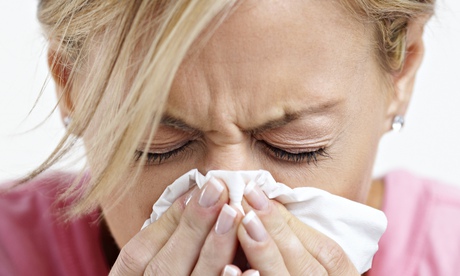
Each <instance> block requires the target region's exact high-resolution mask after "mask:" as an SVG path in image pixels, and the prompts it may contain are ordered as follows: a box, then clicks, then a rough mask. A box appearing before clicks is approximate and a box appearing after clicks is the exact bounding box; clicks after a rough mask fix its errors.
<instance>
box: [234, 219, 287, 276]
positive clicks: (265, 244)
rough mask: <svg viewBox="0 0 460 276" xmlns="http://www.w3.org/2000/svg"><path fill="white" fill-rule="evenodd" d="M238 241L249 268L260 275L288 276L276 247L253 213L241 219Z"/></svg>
mask: <svg viewBox="0 0 460 276" xmlns="http://www.w3.org/2000/svg"><path fill="white" fill-rule="evenodd" d="M238 240H239V241H240V244H241V247H242V248H243V251H244V253H245V255H246V258H247V260H248V262H249V264H250V265H251V267H252V268H254V269H257V270H258V271H260V273H261V274H262V275H268V276H270V275H290V274H289V271H288V270H287V268H286V266H285V263H284V260H283V257H282V256H281V253H280V251H279V250H278V247H277V246H276V244H275V242H274V241H273V240H272V238H271V237H270V236H269V234H268V233H267V231H266V230H265V228H264V226H263V224H262V222H261V221H260V220H259V218H258V217H257V215H256V213H254V211H250V212H249V213H247V214H246V216H245V217H244V218H243V220H242V223H241V224H240V226H239V228H238Z"/></svg>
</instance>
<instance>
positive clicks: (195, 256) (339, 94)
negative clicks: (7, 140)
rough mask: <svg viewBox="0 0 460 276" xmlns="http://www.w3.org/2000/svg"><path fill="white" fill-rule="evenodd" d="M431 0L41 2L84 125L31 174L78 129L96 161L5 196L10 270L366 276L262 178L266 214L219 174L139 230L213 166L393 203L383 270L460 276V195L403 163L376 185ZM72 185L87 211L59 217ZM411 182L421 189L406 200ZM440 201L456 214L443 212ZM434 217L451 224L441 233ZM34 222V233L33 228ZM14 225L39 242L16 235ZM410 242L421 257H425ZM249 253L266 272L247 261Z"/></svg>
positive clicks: (60, 87)
mask: <svg viewBox="0 0 460 276" xmlns="http://www.w3.org/2000/svg"><path fill="white" fill-rule="evenodd" d="M433 5H434V3H433V1H422V0H419V1H417V0H412V1H409V0H404V1H403V0H392V1H373V0H342V1H335V0H327V1H313V0H311V1H307V0H305V1H270V2H268V1H253V0H245V1H231V0H228V1H224V0H222V1H214V0H195V1H193V0H189V1H186V0H177V1H166V0H164V1H87V0H77V1H72V2H71V3H69V1H57V0H54V1H53V0H42V1H40V6H39V19H40V21H41V23H42V24H43V27H44V30H45V32H46V34H47V35H48V37H49V52H48V56H49V64H50V71H51V74H52V76H53V78H54V81H55V83H56V90H57V93H58V97H59V99H60V101H59V104H60V111H61V114H62V117H63V120H64V122H65V123H66V125H67V130H68V131H67V135H66V137H64V139H63V140H62V143H61V144H60V145H59V147H58V149H57V150H56V151H55V152H54V153H53V154H52V156H50V158H49V159H48V160H47V161H46V162H45V163H44V164H43V165H42V166H41V167H40V168H39V169H37V171H36V172H34V173H33V174H32V175H31V176H30V178H32V177H35V176H36V175H38V174H39V173H41V172H42V171H44V170H45V169H46V168H48V167H49V166H51V165H52V164H54V163H55V162H57V161H58V160H59V159H60V158H61V157H62V156H63V155H64V154H65V153H66V151H67V150H68V149H69V148H70V147H71V145H72V144H73V143H74V142H75V140H76V139H79V138H81V139H83V141H84V144H85V148H86V150H87V157H88V170H87V172H86V173H85V174H82V175H81V176H80V177H76V178H75V177H72V176H68V175H59V174H53V175H48V176H43V177H41V178H38V180H31V182H32V183H28V184H27V185H25V186H23V187H20V188H18V189H17V190H13V191H12V192H10V193H8V194H6V195H4V196H3V199H2V208H0V209H2V210H3V211H2V212H3V213H4V214H2V216H4V217H6V219H5V221H7V223H6V224H5V226H2V229H1V231H2V240H3V239H4V240H3V244H6V246H5V248H6V249H4V250H3V251H1V252H2V254H3V255H4V256H5V257H6V258H5V260H8V261H5V265H4V266H3V268H2V269H4V270H5V273H17V274H20V273H26V272H29V273H30V272H31V270H27V269H29V268H26V267H24V265H23V263H24V262H25V261H27V262H28V263H29V265H30V264H31V263H30V262H32V261H29V260H30V259H31V260H33V265H30V267H32V268H33V269H34V270H33V271H34V272H35V273H37V271H38V272H39V273H43V274H51V273H56V274H72V273H75V274H84V275H92V274H94V275H97V274H104V273H107V272H108V270H109V269H110V273H111V274H112V275H139V274H144V273H145V274H165V275H187V274H198V275H200V274H209V275H219V274H223V275H241V274H243V275H257V274H258V273H260V274H261V275H283V274H291V275H310V274H311V275H316V274H328V275H356V274H358V272H357V271H356V269H355V267H354V266H353V265H352V264H351V262H350V260H349V259H348V257H347V256H346V255H345V254H344V252H343V250H342V249H341V248H340V246H338V245H337V244H336V243H335V242H333V241H332V240H331V239H329V238H328V237H327V236H325V235H323V234H322V233H318V232H316V231H315V230H313V229H312V228H310V227H309V226H307V225H305V224H302V223H299V222H298V221H297V220H295V219H294V218H293V216H292V214H290V213H289V212H287V211H286V210H285V209H284V208H283V206H281V205H280V204H278V203H277V202H275V201H273V200H268V199H267V197H266V196H265V195H264V194H263V193H262V192H261V191H260V189H258V188H257V187H255V188H254V189H253V190H251V191H249V192H248V193H246V195H245V200H244V202H243V206H244V208H245V211H246V212H247V211H249V210H253V211H254V212H252V213H251V214H256V215H255V216H251V217H247V216H246V217H244V216H243V214H242V213H240V212H237V211H236V212H235V209H234V208H232V207H230V206H228V205H226V203H227V202H228V191H227V188H226V186H225V185H224V184H227V185H231V183H221V182H219V181H217V182H216V181H210V182H209V183H207V184H206V185H205V187H204V188H203V189H202V190H198V189H195V190H192V191H189V192H188V193H186V194H184V195H183V196H182V197H181V198H180V199H178V200H177V201H176V202H175V203H174V204H173V206H172V207H171V208H169V209H168V211H167V212H166V213H165V215H163V216H162V217H161V218H160V219H159V220H158V221H157V222H155V223H153V224H151V225H150V226H148V227H147V228H145V229H144V230H142V231H140V232H139V229H140V226H141V225H142V223H143V221H144V220H145V218H146V217H148V216H149V213H150V208H151V206H152V205H153V203H154V202H155V201H156V200H157V199H158V198H159V196H160V194H161V193H162V192H163V191H164V190H165V188H166V187H167V186H168V185H169V184H170V183H172V182H173V181H174V180H175V179H176V178H178V177H179V176H181V175H182V174H184V173H185V172H187V171H189V170H191V169H193V168H197V169H198V170H199V171H200V172H202V173H203V174H204V173H206V172H208V171H210V170H216V169H219V170H232V171H233V170H256V169H264V170H267V171H269V172H270V173H271V174H272V175H273V177H274V178H275V179H276V180H277V181H279V182H283V183H286V184H287V185H289V186H290V187H301V186H311V187H316V188H320V189H323V190H326V191H328V192H330V193H332V194H336V195H339V196H341V197H345V198H348V199H351V200H354V201H357V202H361V203H366V204H368V205H370V206H373V207H375V208H383V209H384V211H385V212H386V213H387V216H388V218H389V229H388V232H387V234H386V236H384V237H383V239H382V243H381V251H379V252H378V253H377V255H376V257H375V260H374V268H373V269H371V270H370V272H369V274H370V275H397V274H405V275H419V274H429V273H431V275H453V273H454V272H455V271H457V270H456V269H457V268H458V264H457V262H456V261H455V260H456V258H457V257H458V256H459V252H460V248H459V241H458V237H457V236H458V235H457V234H455V233H458V230H459V229H460V226H459V224H458V223H456V222H454V219H453V218H455V217H457V216H458V215H459V214H460V201H459V199H458V198H459V197H458V195H459V193H458V191H454V190H452V191H451V190H448V189H447V188H446V187H443V186H442V185H440V186H436V187H434V186H433V184H432V183H431V182H428V181H422V180H419V179H417V178H415V177H412V176H410V175H407V174H404V173H400V174H395V175H391V176H388V177H387V178H386V180H385V181H383V180H376V181H372V179H371V172H372V166H373V161H374V158H375V154H376V150H377V146H378V143H379V140H380V138H381V137H382V135H384V134H385V133H386V132H387V131H389V130H391V129H392V128H399V127H401V126H402V124H403V116H404V114H405V112H406V109H407V106H408V103H409V100H410V96H411V94H412V90H413V84H414V79H415V76H416V73H417V70H418V68H419V65H420V63H421V61H422V57H423V51H424V49H423V41H422V33H423V26H424V24H425V23H426V21H427V20H428V19H429V17H430V16H431V14H432V12H433ZM384 182H385V183H384ZM403 182H404V183H407V184H404V185H401V187H399V186H398V185H395V183H397V184H400V183H403ZM420 183H422V184H420ZM69 184H72V185H71V186H68V185H69ZM419 184H420V185H419ZM62 187H65V193H64V195H63V198H65V199H66V201H64V202H61V203H60V205H58V206H57V207H62V208H65V207H67V206H71V209H67V210H68V211H69V215H70V216H71V217H72V219H71V221H70V222H69V224H68V225H62V224H59V223H57V222H56V221H55V220H54V219H53V218H54V217H53V215H52V213H53V212H52V210H54V209H56V205H53V202H55V198H56V197H57V196H58V195H59V191H61V190H62V189H61V188H62ZM395 189H399V190H395ZM407 191H413V194H411V195H407V196H406V197H404V198H398V196H399V195H400V194H403V193H404V192H407ZM433 198H434V199H436V200H433ZM402 201H404V202H402ZM18 202H19V203H18ZM186 202H187V204H186ZM420 202H424V203H425V205H426V206H425V205H424V207H423V208H419V207H420V205H419V203H420ZM446 202H447V203H446ZM402 203H404V204H406V207H407V206H409V207H407V208H406V207H404V205H400V204H402ZM15 204H16V206H22V207H24V208H22V209H21V208H19V207H16V208H15V207H14V206H15ZM50 206H52V209H50ZM427 206H428V207H427ZM58 209H60V208H58ZM17 210H21V211H20V212H19V211H17ZM50 210H51V211H50ZM395 210H397V211H396V213H397V212H398V211H399V212H400V213H399V214H398V215H399V216H395ZM400 210H404V211H407V212H403V211H400ZM446 210H447V211H446ZM389 211H391V212H389ZM441 211H444V212H443V216H444V217H443V218H442V219H441V218H439V217H438V216H435V215H433V214H437V212H441ZM48 213H49V214H48ZM38 214H40V215H39V216H38ZM99 214H100V215H101V217H102V222H101V223H100V227H97V226H96V225H95V224H94V223H92V222H94V220H95V219H96V218H97V217H98V215H99ZM406 216H409V218H412V219H413V220H414V223H415V224H420V225H421V226H424V228H421V229H422V230H423V231H420V232H422V233H423V235H418V234H416V233H414V235H412V236H409V235H407V233H412V231H414V230H415V229H416V228H415V226H414V225H413V224H411V223H407V224H405V225H402V224H400V223H399V222H400V218H404V219H405V221H406V222H407V221H411V220H407V217H406ZM20 218H23V219H20ZM24 218H26V219H24ZM32 218H34V219H32ZM434 218H436V219H437V220H439V221H436V223H435V225H443V226H444V225H445V223H449V227H439V228H434V229H432V227H429V226H426V227H425V225H431V224H425V222H426V221H430V219H434ZM36 220H38V221H39V222H38V223H37V221H36ZM18 221H19V222H20V223H19V222H18ZM24 221H27V222H28V223H30V225H27V224H26V227H21V226H24V225H23V224H24ZM411 222H412V221H411ZM32 225H33V226H32ZM219 225H220V226H219ZM222 225H224V226H222ZM398 227H401V228H398ZM12 229H13V230H15V231H17V233H18V234H17V235H14V236H18V237H19V236H20V235H19V233H21V234H24V235H25V237H26V238H24V236H21V237H22V238H21V239H22V240H23V243H22V244H25V245H26V246H24V247H22V248H21V249H17V246H16V247H15V246H14V245H15V244H17V243H15V242H17V240H15V239H14V238H6V233H8V231H11V230H12ZM24 229H25V230H24ZM31 229H35V230H34V231H31ZM401 229H405V231H401ZM446 229H449V230H448V231H446ZM449 231H450V232H449ZM31 232H35V234H30V233H31ZM37 233H38V234H37ZM3 234H5V235H3ZM398 234H400V235H398ZM37 236H40V237H43V239H40V240H36V237H37ZM50 236H51V237H50ZM3 237H5V238H3ZM414 237H417V239H415V238H414ZM455 237H456V238H457V239H455ZM112 238H113V240H114V241H115V243H116V246H115V244H114V243H113V242H112V241H111V239H112ZM435 238H436V239H435ZM447 239H448V240H449V242H448V246H447V247H448V248H447V247H446V243H445V242H444V241H445V240H447ZM432 240H436V242H435V243H431V241H432ZM24 241H26V242H24ZM439 241H441V242H439ZM40 243H43V245H41V244H40ZM422 243H423V244H422ZM238 244H239V245H240V246H241V250H239V251H237V245H238ZM425 244H429V245H430V247H429V248H426V247H424V246H423V245H425ZM45 245H46V248H47V249H43V247H44V246H45ZM449 246H450V247H449ZM397 247H400V248H402V249H401V250H400V251H392V249H393V248H397ZM407 248H410V250H414V251H415V254H413V255H411V257H410V258H409V256H408V253H409V252H411V251H408V250H407ZM119 249H121V250H120V251H119ZM438 250H443V251H442V252H440V254H441V255H439V254H431V253H432V252H436V253H438V252H439V251H438ZM444 250H445V251H444ZM427 251H430V254H428V253H427ZM401 252H402V253H407V254H402V255H398V254H399V253H401ZM28 255H31V256H33V257H34V258H32V257H29V256H28ZM19 256H23V258H19ZM37 256H39V257H37ZM413 256H416V257H413ZM441 256H442V258H441ZM393 258H397V259H396V261H395V260H394V259H393ZM246 260H247V262H248V263H249V264H250V267H251V268H250V269H247V268H245V267H244V265H240V264H241V263H244V262H245V261H246ZM267 260H270V261H267ZM233 262H235V264H236V265H232V263H233ZM396 262H400V263H396ZM395 263H396V264H395ZM25 271H26V272H25ZM449 273H450V274H449Z"/></svg>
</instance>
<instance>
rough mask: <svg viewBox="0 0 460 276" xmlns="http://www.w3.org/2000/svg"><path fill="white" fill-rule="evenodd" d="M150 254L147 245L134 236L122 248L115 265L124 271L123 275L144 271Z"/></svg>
mask: <svg viewBox="0 0 460 276" xmlns="http://www.w3.org/2000/svg"><path fill="white" fill-rule="evenodd" d="M150 256H151V252H150V251H149V249H148V248H147V247H146V245H145V244H144V243H143V242H141V241H139V240H138V239H137V238H136V237H134V238H133V239H132V240H131V241H130V242H129V243H128V244H126V245H125V246H124V247H123V248H122V249H121V251H120V254H119V255H118V258H117V261H116V263H117V264H116V265H115V267H116V269H117V270H119V271H120V272H122V273H121V275H124V274H131V273H133V272H139V271H143V270H144V265H145V264H146V263H148V262H149V260H150Z"/></svg>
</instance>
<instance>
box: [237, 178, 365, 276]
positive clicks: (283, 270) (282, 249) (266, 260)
mask: <svg viewBox="0 0 460 276" xmlns="http://www.w3.org/2000/svg"><path fill="white" fill-rule="evenodd" d="M243 208H244V210H245V212H246V216H245V217H244V219H243V220H242V223H241V224H240V226H239V228H238V239H239V241H240V244H241V247H242V248H243V250H244V253H245V255H246V258H247V260H248V262H249V264H250V265H251V267H252V268H253V269H257V270H258V271H260V274H261V275H263V276H265V275H359V273H358V272H357V270H356V268H355V267H354V265H353V264H352V263H351V261H350V260H349V259H348V257H347V255H346V254H345V252H344V251H343V250H342V248H341V247H340V246H339V245H338V244H337V243H336V242H334V241H333V240H331V239H330V238H328V237H327V236H325V235H324V234H322V233H320V232H318V231H316V230H315V229H313V228H311V227H309V226H308V225H306V224H304V223H302V222H301V221H299V220H298V219H297V218H296V217H295V216H294V215H292V214H291V213H290V212H289V211H288V210H286V208H285V207H284V206H283V205H282V204H280V203H278V202H276V201H271V200H269V199H268V198H267V197H266V196H265V194H264V193H263V192H262V190H261V189H260V188H259V186H258V185H253V184H248V187H247V188H246V190H245V200H244V202H243ZM232 268H234V269H237V268H236V267H234V266H232ZM245 273H246V272H245ZM235 275H241V271H240V270H239V269H238V272H237V274H235ZM243 275H245V274H243Z"/></svg>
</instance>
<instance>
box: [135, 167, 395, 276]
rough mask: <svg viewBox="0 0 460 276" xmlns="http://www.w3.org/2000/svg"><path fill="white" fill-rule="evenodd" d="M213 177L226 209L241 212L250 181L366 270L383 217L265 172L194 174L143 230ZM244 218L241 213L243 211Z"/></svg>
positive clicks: (167, 195) (156, 208) (170, 193)
mask: <svg viewBox="0 0 460 276" xmlns="http://www.w3.org/2000/svg"><path fill="white" fill-rule="evenodd" d="M211 176H214V177H215V178H218V179H221V180H223V182H224V183H225V184H226V185H227V188H228V191H229V198H230V203H229V204H230V205H232V206H235V207H237V208H238V209H240V210H241V211H242V207H241V201H242V199H243V193H244V188H245V187H246V184H247V183H248V182H249V181H251V180H252V181H254V182H255V183H256V184H257V185H259V186H260V188H261V189H262V191H263V192H264V193H265V194H266V195H267V197H268V198H270V199H273V200H276V201H278V202H280V203H282V204H283V205H284V206H285V207H286V208H287V210H289V211H290V212H291V213H292V214H293V215H294V216H296V217H297V218H298V219H299V220H300V221H302V222H303V223H305V224H307V225H309V226H310V227H312V228H314V229H316V230H317V231H319V232H321V233H323V234H325V235H326V236H328V237H329V238H331V239H332V240H334V241H335V242H336V243H338V244H339V245H340V246H341V247H342V249H343V250H344V251H345V253H346V254H347V256H348V257H349V259H350V260H351V262H352V263H353V264H354V265H355V267H356V269H357V270H358V272H359V273H364V272H366V271H367V270H369V269H370V267H371V264H372V258H373V256H374V254H375V253H376V252H377V250H378V241H379V239H380V237H381V236H382V235H383V232H384V231H385V229H386V227H387V219H386V217H385V214H384V213H383V212H382V211H380V210H377V209H374V208H372V207H369V206H366V205H364V204H361V203H358V202H355V201H352V200H349V199H346V198H343V197H339V196H336V195H333V194H331V193H329V192H326V191H323V190H321V189H317V188H312V187H300V188H294V189H292V188H290V187H288V186H286V185H285V184H282V183H278V182H276V181H275V179H274V178H273V177H272V175H271V174H270V173H269V172H268V171H264V170H258V171H220V170H216V171H209V172H208V173H207V174H206V175H205V176H204V175H202V174H201V173H200V172H199V171H198V170H197V169H193V170H191V171H189V172H187V173H186V174H184V175H182V176H181V177H179V178H178V179H177V180H176V181H174V182H173V183H172V184H171V185H169V186H168V187H167V188H166V190H165V191H164V192H163V194H162V195H161V196H160V198H159V199H158V201H157V202H156V203H155V204H154V205H153V212H152V214H151V215H150V218H149V219H147V220H146V222H145V223H144V225H143V226H142V229H144V228H145V227H147V226H148V225H149V224H151V223H153V222H155V221H156V220H157V219H158V218H159V217H160V216H161V215H162V214H163V213H164V212H166V210H167V209H168V208H169V207H170V206H171V205H172V203H173V202H174V201H175V200H176V199H177V198H179V197H180V196H181V195H183V194H184V193H186V192H187V191H189V190H190V189H191V188H193V187H194V186H195V185H198V187H199V188H201V187H203V186H204V184H205V183H206V182H207V181H208V180H209V179H210V178H211ZM243 214H244V212H243Z"/></svg>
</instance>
